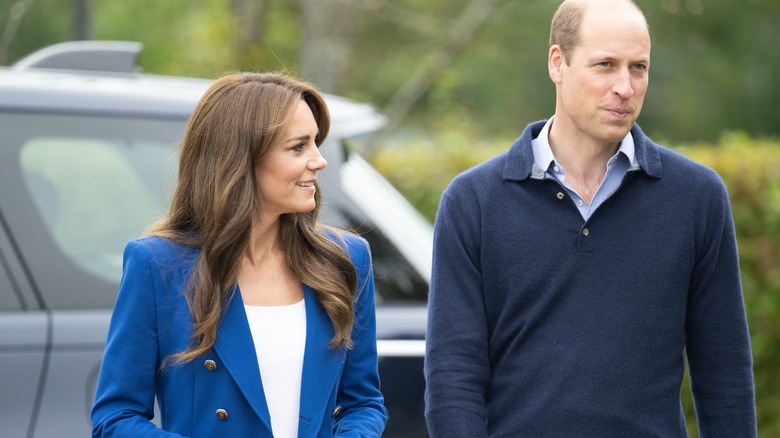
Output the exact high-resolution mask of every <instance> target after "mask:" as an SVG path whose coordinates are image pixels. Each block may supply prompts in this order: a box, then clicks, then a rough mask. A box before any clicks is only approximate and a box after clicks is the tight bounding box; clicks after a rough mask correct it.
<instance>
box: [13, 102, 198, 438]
mask: <svg viewBox="0 0 780 438" xmlns="http://www.w3.org/2000/svg"><path fill="white" fill-rule="evenodd" d="M183 124H184V123H183V120H180V119H179V120H175V121H174V120H170V121H166V120H148V119H147V120H144V119H139V118H135V119H133V118H126V117H121V116H117V115H112V116H102V115H95V116H90V115H84V114H67V113H57V114H54V113H51V114H46V113H38V114H36V113H0V131H2V132H4V138H3V139H2V140H0V141H1V142H2V148H1V149H0V165H2V166H3V167H2V171H0V187H2V189H0V206H1V207H0V212H2V213H3V218H4V224H5V229H7V235H8V236H10V237H9V239H8V240H12V242H13V244H10V243H9V245H7V249H6V247H5V246H2V245H0V249H2V250H3V251H0V255H6V257H5V258H7V259H10V257H11V256H12V257H14V259H18V263H19V265H20V266H23V268H21V269H18V271H19V272H15V273H14V277H10V275H9V274H8V273H7V272H6V271H8V269H3V268H2V266H3V265H2V264H0V287H2V289H0V290H2V291H3V295H2V298H0V300H2V301H0V305H2V306H3V307H0V309H5V308H8V309H9V310H7V311H5V310H3V313H2V314H0V334H1V335H2V338H1V339H2V341H0V366H4V370H5V371H4V372H3V373H0V382H2V386H3V390H2V395H3V396H2V397H0V403H2V410H1V411H0V416H2V420H3V421H0V424H2V425H3V427H4V430H3V431H2V432H1V433H0V434H2V435H3V436H27V437H52V436H67V437H70V436H88V435H89V434H90V429H91V425H90V418H89V414H90V410H91V406H92V403H93V399H94V393H95V385H96V381H97V376H98V373H99V368H100V362H101V358H102V352H103V348H104V346H105V339H106V334H107V332H108V324H109V321H110V315H111V309H112V307H113V304H114V301H115V299H116V293H117V286H118V282H119V278H120V276H121V269H122V263H121V262H122V245H123V242H125V241H127V240H129V239H132V238H134V237H136V236H138V235H140V234H141V233H142V231H143V228H144V227H145V226H146V225H147V224H148V223H150V222H151V221H152V220H153V219H154V218H155V216H156V215H157V214H158V213H159V211H160V208H159V206H160V204H161V203H162V200H161V196H162V194H163V193H167V190H164V189H161V187H160V185H161V184H164V181H162V180H163V179H166V178H164V177H163V176H162V175H166V174H168V175H169V174H170V172H167V173H166V172H165V171H162V170H160V168H161V167H166V166H167V167H170V166H171V165H173V164H175V160H169V159H168V158H169V157H170V156H172V154H173V153H174V152H175V141H176V139H177V138H178V137H179V136H180V135H181V132H182V130H183ZM160 139H162V140H160ZM152 167H154V168H155V169H151V168H152ZM174 169H175V167H174ZM149 173H151V174H154V175H156V177H153V178H150V177H148V174H149ZM0 243H2V242H0ZM19 276H21V277H22V278H25V279H27V280H28V281H29V283H30V285H31V287H30V288H31V289H33V290H34V292H35V295H34V296H35V297H37V298H38V301H36V302H35V303H31V304H29V305H26V306H25V305H24V304H22V303H17V302H20V301H21V300H20V299H18V298H16V299H15V300H14V299H13V298H14V297H13V296H11V295H12V293H13V294H14V295H19V294H18V293H17V292H15V291H14V287H13V281H12V279H14V278H16V277H19ZM5 278H8V280H7V281H4V279H5ZM5 283H9V284H10V286H4V284H5ZM9 296H10V298H9ZM8 370H10V371H8ZM7 425H12V426H13V429H12V430H13V431H14V433H9V434H8V435H6V432H8V431H7V430H6V429H5V428H6V427H7ZM28 427H29V429H28ZM17 432H18V433H17Z"/></svg>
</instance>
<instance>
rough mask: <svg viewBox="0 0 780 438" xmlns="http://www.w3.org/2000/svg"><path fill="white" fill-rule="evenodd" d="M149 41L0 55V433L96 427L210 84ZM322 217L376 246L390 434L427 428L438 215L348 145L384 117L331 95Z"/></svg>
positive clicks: (74, 432) (65, 432)
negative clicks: (108, 358) (107, 349)
mask: <svg viewBox="0 0 780 438" xmlns="http://www.w3.org/2000/svg"><path fill="white" fill-rule="evenodd" d="M140 50H141V45H140V44H138V43H129V42H105V41H103V42H99V41H91V42H73V43H64V44H59V45H56V46H51V47H49V48H46V49H43V50H41V51H39V52H36V53H33V54H31V55H30V56H28V57H26V58H24V59H22V60H21V61H19V62H18V63H16V64H15V65H14V66H13V67H10V68H0V133H2V135H0V370H2V372H0V394H1V396H0V425H2V426H1V427H2V431H1V432H0V434H2V436H4V437H30V438H31V437H47V438H48V437H84V436H88V435H89V433H90V424H89V411H90V408H91V405H92V401H93V396H94V391H95V382H96V379H97V374H98V369H99V366H100V360H101V356H102V352H103V348H104V344H105V338H106V333H107V330H108V322H109V318H110V314H111V308H112V306H113V304H114V300H115V298H116V293H117V287H118V282H119V278H120V276H121V268H122V265H121V257H122V249H123V247H124V244H125V242H126V241H127V240H130V239H132V238H135V237H136V236H138V235H140V234H141V233H142V230H143V228H144V227H145V226H146V225H147V224H149V223H150V222H151V221H152V220H153V219H154V218H155V217H157V216H158V215H159V214H160V212H161V211H163V209H164V208H165V205H166V203H167V200H168V197H169V195H170V193H171V190H172V188H173V184H174V183H175V181H176V150H177V142H178V140H179V138H180V136H181V135H182V133H183V130H184V125H185V123H186V119H187V117H188V116H189V114H190V112H191V111H192V109H193V108H194V106H195V104H196V102H197V100H198V99H199V97H200V96H201V94H202V93H203V92H204V91H205V90H206V88H207V87H208V86H209V85H210V81H208V80H202V79H192V78H181V77H163V76H153V75H147V74H141V73H139V72H138V71H137V66H136V59H137V57H138V55H139V53H140ZM325 97H326V100H327V102H328V105H329V107H330V110H331V116H332V128H331V134H330V135H329V137H328V139H327V141H326V143H325V144H324V145H323V146H322V149H321V150H322V153H323V155H324V156H325V158H326V159H327V160H328V162H329V166H328V169H327V170H326V171H324V172H323V173H322V175H321V178H320V181H321V185H322V189H323V193H324V205H323V211H322V218H323V221H324V222H327V223H329V224H331V225H335V226H339V227H345V228H349V229H353V230H355V231H357V232H359V233H361V234H362V235H363V236H364V237H366V238H367V239H368V240H369V241H370V243H371V246H372V249H373V254H374V262H375V274H376V284H377V294H378V295H377V302H378V307H377V321H378V322H377V325H378V327H377V333H378V338H379V344H378V345H379V354H380V375H381V377H382V389H383V392H384V394H385V397H386V404H387V408H388V410H389V411H390V420H389V422H388V428H387V432H386V434H385V436H388V437H392V436H406V437H408V436H425V435H426V432H425V425H424V420H423V400H422V396H423V386H424V381H423V376H422V361H423V352H424V347H423V338H424V334H425V317H426V314H425V298H426V295H427V289H428V281H429V278H430V255H431V241H432V230H431V226H430V224H429V223H427V222H426V221H425V220H424V219H422V217H421V216H420V215H419V214H418V213H417V212H416V211H415V210H414V209H413V208H412V207H411V206H410V205H409V204H408V203H407V202H406V201H405V200H404V199H403V197H401V196H400V195H399V194H398V192H396V191H395V190H394V189H393V188H392V186H391V185H390V184H389V183H388V182H387V181H385V180H384V179H383V178H382V177H381V176H380V175H379V174H378V173H377V172H376V171H375V170H374V169H373V168H371V166H370V165H368V164H367V163H366V161H364V160H363V159H361V157H360V156H359V155H357V154H355V153H351V152H350V148H349V147H348V145H349V143H350V142H353V141H360V138H361V137H362V136H366V135H369V134H371V133H372V132H374V131H375V130H377V129H379V128H381V127H382V125H383V124H384V122H385V119H384V117H382V116H381V115H380V114H379V113H377V112H376V111H375V110H374V109H373V108H372V107H370V106H368V105H365V104H360V103H356V102H353V101H350V100H347V99H344V98H340V97H337V96H325Z"/></svg>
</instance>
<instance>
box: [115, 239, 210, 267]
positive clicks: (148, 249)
mask: <svg viewBox="0 0 780 438" xmlns="http://www.w3.org/2000/svg"><path fill="white" fill-rule="evenodd" d="M197 254H198V248H196V247H193V246H188V245H185V244H183V243H181V242H178V241H176V240H173V239H169V238H165V237H160V236H143V237H139V238H137V239H133V240H130V241H129V242H127V245H126V246H125V258H144V259H148V260H150V261H151V260H154V261H155V262H156V263H158V264H161V265H168V264H175V265H181V263H183V262H184V263H188V262H189V263H191V262H192V261H194V259H195V258H196V257H197Z"/></svg>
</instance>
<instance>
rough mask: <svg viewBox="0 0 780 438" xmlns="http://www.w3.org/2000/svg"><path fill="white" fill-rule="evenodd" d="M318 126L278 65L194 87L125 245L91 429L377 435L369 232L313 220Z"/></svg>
mask: <svg viewBox="0 0 780 438" xmlns="http://www.w3.org/2000/svg"><path fill="white" fill-rule="evenodd" d="M329 127H330V118H329V114H328V110H327V107H326V106H325V103H324V101H323V100H322V98H321V97H320V95H319V94H318V93H317V91H316V90H315V89H313V88H312V87H311V86H309V85H307V84H304V83H301V82H299V81H296V80H294V79H291V78H289V77H287V76H283V75H278V74H251V73H244V74H238V75H229V76H225V77H222V78H221V79H219V80H217V81H216V82H215V83H214V84H213V85H212V86H211V87H210V88H209V90H208V91H206V93H205V95H204V96H203V97H202V98H201V100H200V102H199V103H198V105H197V107H196V108H195V111H194V112H193V114H192V117H191V119H190V121H189V124H188V126H187V130H186V132H185V134H184V138H183V141H182V149H181V156H180V161H179V177H178V178H179V179H178V184H177V188H176V191H175V194H174V197H173V200H172V203H171V208H170V213H169V214H168V216H167V217H166V218H165V219H164V220H162V221H161V222H159V223H157V224H155V225H154V226H153V227H152V228H151V230H150V232H149V235H148V236H146V237H143V238H140V239H137V240H134V241H131V242H130V243H128V245H127V247H126V249H125V253H124V271H123V277H122V281H121V283H120V286H119V296H118V298H117V302H116V306H115V307H114V314H113V316H112V320H111V326H110V328H109V334H108V341H107V344H106V350H105V353H104V359H103V363H102V366H101V370H100V378H99V380H98V386H97V394H96V399H95V405H94V406H93V409H92V424H93V432H92V433H93V436H95V437H103V436H126V437H139V436H143V437H150V436H192V437H195V436H202V437H242V436H246V437H249V436H251V437H272V436H273V437H276V438H279V437H299V436H300V437H322V436H333V435H336V436H366V437H369V436H370V437H376V436H380V435H381V434H382V430H383V429H384V425H385V421H386V419H387V411H386V410H385V408H384V406H383V404H382V403H383V399H382V395H381V393H380V392H379V376H378V372H377V354H376V338H375V336H376V330H375V315H374V280H373V272H372V269H371V258H370V253H369V249H368V244H367V242H366V241H365V240H363V239H361V238H359V237H355V236H352V235H348V234H344V233H341V232H339V231H337V230H333V229H327V228H325V227H323V226H321V225H320V224H318V223H317V215H318V211H319V207H320V192H319V188H318V185H317V172H318V171H320V170H322V169H323V168H324V167H325V166H326V165H327V162H326V161H325V160H324V159H323V157H322V155H320V152H319V145H320V144H322V141H323V140H324V139H325V137H326V136H327V134H328V129H329ZM155 396H156V397H157V401H158V404H159V408H160V421H161V426H162V430H161V429H158V428H157V427H156V426H155V425H154V424H152V423H151V422H150V421H149V420H150V419H151V418H152V417H153V414H154V399H155Z"/></svg>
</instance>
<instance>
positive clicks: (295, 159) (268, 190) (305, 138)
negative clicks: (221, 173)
mask: <svg viewBox="0 0 780 438" xmlns="http://www.w3.org/2000/svg"><path fill="white" fill-rule="evenodd" d="M318 132H319V129H318V127H317V122H315V120H314V114H312V112H311V109H310V108H309V106H308V105H307V104H306V102H304V101H303V100H300V101H299V102H298V106H297V107H296V109H295V113H294V114H293V117H292V120H290V123H289V124H288V126H287V128H286V130H285V132H284V134H283V135H282V137H281V141H279V142H278V143H277V144H275V145H273V147H272V148H271V150H270V151H269V152H268V155H266V156H265V158H263V159H262V160H261V161H260V162H258V163H257V165H256V167H255V175H256V178H257V185H258V187H259V190H260V196H261V197H262V200H263V216H262V217H263V220H267V219H271V220H274V219H276V218H277V217H279V216H280V215H282V214H285V213H303V212H308V211H312V210H313V209H314V207H315V201H314V193H315V191H316V190H317V189H316V188H315V187H314V182H315V181H316V180H317V172H319V171H320V170H322V169H324V168H325V166H327V165H328V162H327V161H325V159H324V158H323V157H322V155H321V154H320V149H319V147H318V146H317V145H316V143H315V142H314V139H315V138H316V137H317V133H318Z"/></svg>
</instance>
